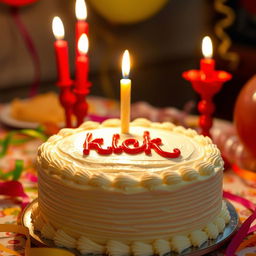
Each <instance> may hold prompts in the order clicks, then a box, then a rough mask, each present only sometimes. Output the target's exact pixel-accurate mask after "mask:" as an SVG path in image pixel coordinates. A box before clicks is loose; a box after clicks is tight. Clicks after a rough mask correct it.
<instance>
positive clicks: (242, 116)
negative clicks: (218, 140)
mask: <svg viewBox="0 0 256 256" xmlns="http://www.w3.org/2000/svg"><path fill="white" fill-rule="evenodd" d="M234 121H235V125H236V129H237V133H238V136H239V138H240V140H241V142H242V143H243V144H244V146H245V148H246V149H247V150H248V151H249V152H250V153H251V154H252V155H253V156H254V157H256V75H255V76H253V77H252V78H251V79H250V80H249V81H248V82H247V83H246V84H245V85H244V87H243V88H242V90H241V92H240V93H239V96H238V98H237V101H236V104H235V111H234Z"/></svg>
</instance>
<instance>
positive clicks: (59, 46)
mask: <svg viewBox="0 0 256 256" xmlns="http://www.w3.org/2000/svg"><path fill="white" fill-rule="evenodd" d="M52 30H53V34H54V36H55V38H56V41H55V42H54V48H55V54H56V61H57V70H58V84H59V85H69V84H71V83H72V81H71V79H70V71H69V59H68V43H67V41H65V40H63V38H64V34H65V32H64V26H63V23H62V21H61V19H60V18H59V17H54V19H53V22H52Z"/></svg>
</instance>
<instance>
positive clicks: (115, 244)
mask: <svg viewBox="0 0 256 256" xmlns="http://www.w3.org/2000/svg"><path fill="white" fill-rule="evenodd" d="M229 221H230V214H229V211H228V209H227V206H226V203H225V202H224V201H223V203H222V209H221V212H220V214H219V215H218V216H217V217H216V218H215V220H214V221H212V222H210V223H208V224H207V225H206V226H205V227H204V228H203V229H198V230H194V231H192V232H191V233H190V234H188V235H176V236H173V237H170V239H168V240H164V239H156V240H154V241H153V242H152V243H145V242H143V241H135V242H133V243H131V244H125V243H123V242H120V241H115V240H109V241H108V242H107V243H106V244H98V243H96V242H94V241H92V240H91V239H89V238H87V237H85V236H81V237H79V238H78V239H75V238H73V237H72V236H70V235H68V234H67V233H65V231H64V230H63V229H58V230H56V229H55V228H54V227H53V225H51V224H50V223H49V222H47V221H45V220H44V218H43V216H42V215H41V214H40V212H39V211H38V205H37V204H35V205H34V207H33V209H32V222H33V225H34V229H35V230H37V231H40V233H41V235H42V236H43V237H44V238H47V239H51V240H53V241H54V243H55V244H56V245H57V246H59V247H66V248H75V249H77V250H79V252H81V253H82V254H107V255H111V256H120V255H127V256H128V255H134V256H146V255H154V254H156V255H159V256H162V255H164V254H166V253H168V252H171V251H174V252H178V253H181V252H182V251H184V250H185V249H187V248H189V247H191V246H194V247H200V246H201V245H202V244H203V243H204V242H206V241H207V240H208V239H216V238H217V236H218V235H219V234H220V233H222V232H223V231H224V229H225V226H226V224H227V223H229Z"/></svg>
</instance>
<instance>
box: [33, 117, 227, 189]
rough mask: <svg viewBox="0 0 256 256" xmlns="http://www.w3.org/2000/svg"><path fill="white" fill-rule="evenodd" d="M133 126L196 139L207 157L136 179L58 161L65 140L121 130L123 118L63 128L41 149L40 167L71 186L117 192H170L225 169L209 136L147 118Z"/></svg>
mask: <svg viewBox="0 0 256 256" xmlns="http://www.w3.org/2000/svg"><path fill="white" fill-rule="evenodd" d="M131 126H140V127H145V128H153V129H163V130H168V131H173V132H175V133H178V134H182V135H185V136H188V137H190V138H193V139H194V140H195V141H197V143H199V144H200V145H202V146H203V147H204V151H205V156H204V159H203V161H197V162H195V163H194V164H193V166H192V167H188V166H183V167H180V168H179V169H178V170H175V171H172V170H171V171H163V172H162V173H154V172H153V173H146V174H144V175H142V176H141V177H139V178H138V177H134V176H132V175H130V174H127V173H124V172H120V173H119V174H116V175H111V174H108V173H104V172H96V173H95V172H90V171H88V170H85V169H84V168H83V169H82V168H80V167H79V166H76V165H73V163H72V162H68V161H64V160H63V159H58V158H55V157H54V155H52V151H51V149H52V148H53V147H55V145H56V143H57V142H59V141H60V140H62V139H63V138H65V137H68V136H71V135H73V134H75V133H79V132H82V131H90V130H93V129H98V128H104V127H120V120H119V119H108V120H106V121H105V122H103V123H102V124H100V123H97V122H92V121H88V122H85V123H83V124H82V125H81V126H80V127H79V128H77V129H67V128H65V129H62V130H60V131H59V133H58V134H57V135H53V136H52V137H50V138H49V139H48V141H47V142H45V143H44V144H42V145H41V146H40V148H39V150H38V158H37V161H38V166H39V168H41V169H43V170H44V171H47V172H48V174H49V175H55V176H56V175H57V176H59V177H60V178H61V179H62V180H63V182H67V181H68V182H69V185H71V186H72V185H73V186H76V185H78V186H81V187H84V188H88V187H94V188H104V189H111V190H113V189H116V190H118V191H120V190H123V191H126V192H127V191H131V190H133V191H135V190H137V191H141V190H155V189H164V190H170V189H172V188H174V187H177V186H182V185H185V184H187V183H188V182H189V183H193V182H197V181H200V180H204V179H207V178H209V177H210V176H212V175H214V174H216V173H217V172H218V171H222V170H223V165H224V162H223V160H222V158H221V154H220V151H219V149H218V148H217V146H216V145H214V144H213V143H212V141H211V139H210V138H209V137H204V136H202V135H198V134H197V132H196V131H194V130H192V129H186V128H184V127H182V126H175V125H174V124H172V123H170V122H164V123H157V122H151V121H149V120H146V119H142V118H140V119H136V120H134V121H133V122H131Z"/></svg>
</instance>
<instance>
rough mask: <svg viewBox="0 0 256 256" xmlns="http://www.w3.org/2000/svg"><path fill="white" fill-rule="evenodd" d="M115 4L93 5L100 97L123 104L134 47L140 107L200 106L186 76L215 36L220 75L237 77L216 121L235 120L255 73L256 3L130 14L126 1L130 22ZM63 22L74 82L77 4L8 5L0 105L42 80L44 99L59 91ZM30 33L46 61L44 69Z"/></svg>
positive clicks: (2, 14)
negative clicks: (123, 82) (58, 29)
mask: <svg viewBox="0 0 256 256" xmlns="http://www.w3.org/2000/svg"><path fill="white" fill-rule="evenodd" d="M6 1H7V0H6ZM112 1H114V0H111V1H110V0H91V1H89V0H87V2H86V4H87V9H88V18H87V20H88V23H89V26H90V28H89V42H90V47H89V57H90V80H91V81H92V84H93V86H92V88H91V94H92V95H96V96H103V97H106V98H111V99H117V100H118V99H119V79H120V78H121V55H122V53H123V50H124V49H126V48H127V49H129V51H130V54H131V58H132V69H131V78H132V101H133V102H137V101H147V102H148V103H150V104H152V105H154V106H156V107H166V106H173V107H177V108H179V109H183V108H184V107H185V106H186V105H187V104H188V103H189V102H191V101H192V102H197V100H198V96H197V95H196V93H195V92H194V91H193V89H192V87H191V85H190V84H189V83H188V82H187V81H185V80H184V79H183V78H182V76H181V74H182V72H183V71H185V70H188V69H197V68H198V67H199V61H200V58H201V57H202V54H201V40H202V38H203V37H204V36H205V35H210V36H211V38H212V40H213V46H214V58H215V59H216V62H217V68H219V69H224V70H226V71H229V72H231V73H232V74H233V79H232V80H231V81H230V82H228V83H226V84H225V85H224V86H223V89H222V91H221V92H220V93H219V94H218V95H217V96H216V97H215V102H216V105H217V109H216V112H215V116H217V117H219V118H223V119H229V120H232V116H233V108H234V103H235V99H236V97H237V95H238V93H239V91H240V89H241V88H242V86H243V85H244V83H245V82H246V81H247V80H248V79H249V78H251V77H252V76H253V75H254V73H255V63H256V49H255V45H256V33H255V28H256V5H255V2H254V0H232V1H231V0H230V1H224V0H214V1H212V0H161V1H156V0H146V1H142V0H140V1H136V0H134V1H129V2H130V3H132V7H129V8H128V6H126V5H127V3H126V1H125V0H122V1H121V0H119V1H114V2H116V3H118V4H120V5H121V7H122V6H123V8H121V9H120V6H119V8H118V9H119V10H122V11H124V12H125V11H126V10H127V12H126V15H124V14H122V13H116V12H115V8H114V6H115V5H114V4H113V5H112ZM16 2H17V1H16ZM156 2H158V4H157V5H156ZM116 3H115V4H116ZM151 8H152V10H151V12H150V11H149V14H148V15H145V17H144V16H143V14H144V12H145V13H146V12H147V11H148V10H150V9H151ZM56 15H58V16H60V17H61V19H62V21H63V23H64V26H65V39H66V40H67V41H68V43H69V57H70V66H71V71H72V76H74V56H75V50H74V39H75V22H76V17H75V0H38V1H36V2H34V3H32V4H29V5H25V6H21V7H19V8H14V7H10V6H9V5H7V4H5V3H0V31H1V33H2V35H1V40H0V65H1V66H0V103H5V102H9V101H10V100H12V99H14V98H15V97H19V98H26V97H28V95H29V88H30V87H31V84H32V83H33V82H38V81H35V78H36V79H39V78H40V79H39V82H40V85H39V91H40V92H46V91H52V90H55V91H57V90H58V88H57V87H56V86H55V82H56V81H57V72H56V62H55V55H54V48H53V43H54V41H55V38H54V36H53V34H52V28H51V23H52V19H53V17H54V16H56ZM23 26H24V27H23ZM22 28H23V29H24V28H25V29H26V30H27V32H28V35H27V36H30V37H31V39H32V41H33V44H34V51H35V54H37V55H38V57H39V59H38V61H39V63H38V65H37V68H36V69H35V64H34V62H33V59H32V58H31V46H30V48H29V49H28V47H29V46H26V44H25V43H24V33H23V36H22V35H21V33H20V30H19V29H21V30H22ZM23 32H24V31H23ZM32 48H33V47H32ZM32 51H33V49H32ZM39 68H40V70H39ZM35 70H36V71H37V74H36V75H35ZM39 71H40V72H39ZM193 111H194V113H196V108H194V109H193Z"/></svg>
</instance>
